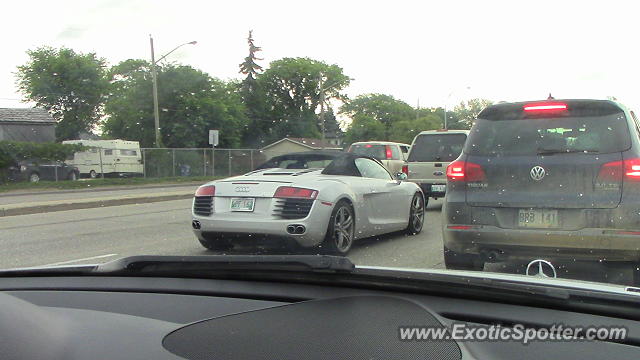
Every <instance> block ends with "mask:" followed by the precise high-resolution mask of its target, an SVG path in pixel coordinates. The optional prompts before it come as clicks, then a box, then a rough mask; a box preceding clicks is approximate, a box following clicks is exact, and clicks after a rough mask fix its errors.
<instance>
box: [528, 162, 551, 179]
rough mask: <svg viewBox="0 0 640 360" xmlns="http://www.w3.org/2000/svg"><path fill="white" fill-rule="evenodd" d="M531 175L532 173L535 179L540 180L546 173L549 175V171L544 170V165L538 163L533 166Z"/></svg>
mask: <svg viewBox="0 0 640 360" xmlns="http://www.w3.org/2000/svg"><path fill="white" fill-rule="evenodd" d="M529 175H531V178H532V179H533V180H535V181H540V180H542V179H543V178H544V177H545V175H547V172H546V171H545V170H544V168H543V167H542V166H537V165H536V166H534V167H532V168H531V171H529Z"/></svg>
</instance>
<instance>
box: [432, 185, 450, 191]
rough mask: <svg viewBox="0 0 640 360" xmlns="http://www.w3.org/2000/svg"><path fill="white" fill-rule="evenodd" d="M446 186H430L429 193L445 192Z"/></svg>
mask: <svg viewBox="0 0 640 360" xmlns="http://www.w3.org/2000/svg"><path fill="white" fill-rule="evenodd" d="M446 190H447V185H431V191H433V192H445V191H446Z"/></svg>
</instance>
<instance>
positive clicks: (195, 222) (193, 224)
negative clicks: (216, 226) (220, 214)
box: [191, 220, 202, 230]
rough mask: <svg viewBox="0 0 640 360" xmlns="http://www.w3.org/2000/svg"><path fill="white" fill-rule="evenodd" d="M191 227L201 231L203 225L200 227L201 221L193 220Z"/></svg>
mask: <svg viewBox="0 0 640 360" xmlns="http://www.w3.org/2000/svg"><path fill="white" fill-rule="evenodd" d="M191 226H192V227H193V228H194V229H196V230H200V228H201V227H202V225H200V221H198V220H193V221H192V222H191Z"/></svg>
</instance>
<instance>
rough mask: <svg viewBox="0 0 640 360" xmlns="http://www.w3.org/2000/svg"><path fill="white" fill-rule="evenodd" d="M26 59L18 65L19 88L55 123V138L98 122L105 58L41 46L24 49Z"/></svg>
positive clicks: (104, 88) (68, 136)
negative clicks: (23, 63) (34, 48)
mask: <svg viewBox="0 0 640 360" xmlns="http://www.w3.org/2000/svg"><path fill="white" fill-rule="evenodd" d="M27 54H28V55H29V61H28V62H27V63H26V64H25V65H22V66H19V67H18V72H17V74H16V75H17V84H18V88H19V89H20V91H21V92H22V93H23V94H24V96H25V98H26V99H27V100H29V101H33V102H35V103H36V106H38V107H42V108H44V109H46V110H47V111H49V112H50V113H51V115H52V116H53V118H54V119H55V120H56V121H57V122H58V124H57V126H56V138H57V139H58V140H67V139H75V138H77V137H78V134H79V133H80V132H82V131H87V132H91V130H92V129H93V127H94V126H95V125H96V124H97V123H98V121H99V119H100V115H101V106H102V104H103V100H104V96H105V95H106V92H107V89H108V86H109V83H108V80H107V79H106V77H105V66H106V65H105V60H104V59H102V58H98V57H97V56H96V54H94V53H89V54H82V53H76V52H75V51H73V50H72V49H68V48H64V47H62V48H60V49H54V48H51V47H41V48H38V49H36V50H29V51H27Z"/></svg>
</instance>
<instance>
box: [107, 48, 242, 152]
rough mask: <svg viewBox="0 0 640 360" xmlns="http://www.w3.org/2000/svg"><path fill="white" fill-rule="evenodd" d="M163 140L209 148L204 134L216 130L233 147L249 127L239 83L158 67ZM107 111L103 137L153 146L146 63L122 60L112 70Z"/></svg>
mask: <svg viewBox="0 0 640 360" xmlns="http://www.w3.org/2000/svg"><path fill="white" fill-rule="evenodd" d="M158 70H159V71H158V84H159V88H158V99H159V100H158V103H159V104H160V126H161V128H162V142H163V144H165V145H166V146H168V147H208V146H209V145H208V137H207V134H208V131H209V130H210V129H219V130H220V133H221V136H220V146H221V147H236V146H239V145H240V143H241V136H242V133H243V131H244V129H245V127H246V125H247V123H246V115H245V108H244V105H243V104H242V100H241V97H240V94H239V93H238V92H237V88H238V84H235V83H225V82H222V81H220V80H217V79H213V78H211V77H210V76H209V75H207V74H206V73H204V72H202V71H200V70H196V69H194V68H191V67H189V66H181V65H166V66H163V67H161V68H159V69H158ZM110 75H111V78H112V84H111V95H110V96H109V97H108V99H107V102H106V105H105V112H106V114H107V115H108V118H107V120H106V121H105V122H104V126H103V130H104V134H105V135H106V136H109V137H112V138H125V139H127V140H137V141H140V143H141V146H143V147H149V146H152V145H153V143H154V139H155V135H154V120H153V101H152V93H151V86H152V84H151V74H150V64H149V63H148V62H146V61H144V60H126V61H123V62H122V63H120V64H118V65H116V66H114V67H113V68H112V69H111V72H110Z"/></svg>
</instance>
